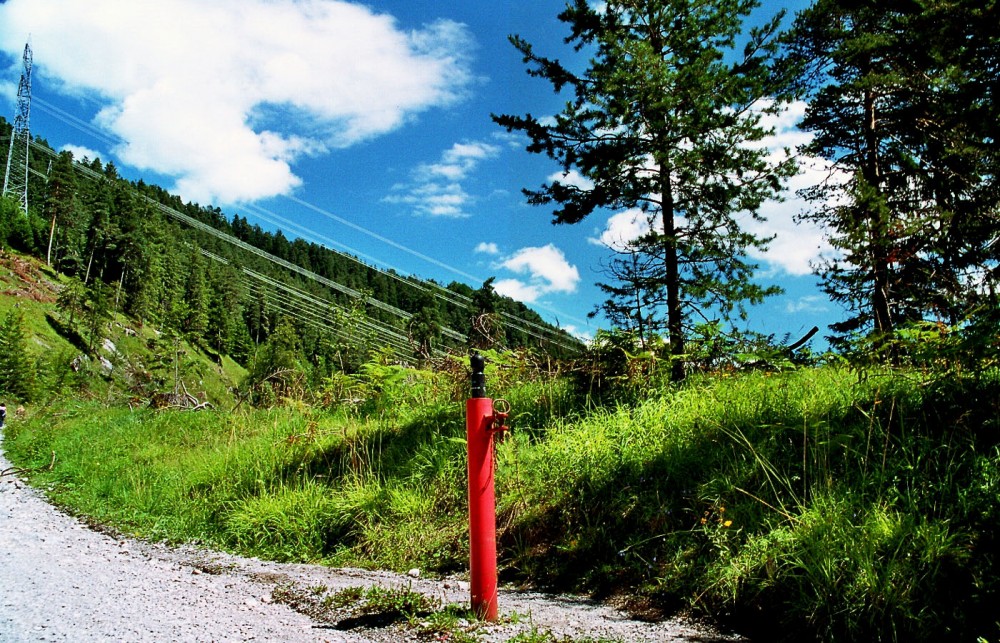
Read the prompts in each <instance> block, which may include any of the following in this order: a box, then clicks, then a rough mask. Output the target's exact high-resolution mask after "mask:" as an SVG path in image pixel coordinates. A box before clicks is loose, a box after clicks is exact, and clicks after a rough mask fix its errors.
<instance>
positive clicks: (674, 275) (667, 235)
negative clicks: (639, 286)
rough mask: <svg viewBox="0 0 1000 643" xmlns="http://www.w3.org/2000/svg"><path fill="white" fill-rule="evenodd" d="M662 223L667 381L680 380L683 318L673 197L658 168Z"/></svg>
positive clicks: (665, 173)
mask: <svg viewBox="0 0 1000 643" xmlns="http://www.w3.org/2000/svg"><path fill="white" fill-rule="evenodd" d="M660 190H661V194H662V203H661V206H660V216H661V218H662V219H663V265H664V269H665V277H666V281H667V284H666V285H667V336H668V338H669V341H670V357H671V360H670V381H671V382H680V381H681V380H683V379H684V358H683V356H684V314H683V312H684V311H683V310H682V309H681V283H680V266H679V263H678V258H677V227H676V225H675V223H674V193H673V184H672V183H671V177H670V170H669V168H666V167H664V166H662V165H661V166H660Z"/></svg>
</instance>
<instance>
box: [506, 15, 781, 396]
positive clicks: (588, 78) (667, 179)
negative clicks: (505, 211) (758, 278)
mask: <svg viewBox="0 0 1000 643" xmlns="http://www.w3.org/2000/svg"><path fill="white" fill-rule="evenodd" d="M757 6H758V3H757V2H756V1H755V0H719V1H716V2H700V1H697V0H638V1H630V2H623V1H621V0H618V1H615V0H611V1H609V2H607V3H602V5H601V6H600V8H596V7H595V6H593V4H592V3H591V2H588V0H576V1H575V2H574V3H572V4H571V5H569V6H568V7H567V8H566V10H565V11H563V12H562V13H561V14H560V15H559V19H560V20H562V21H563V22H565V23H566V24H567V25H569V28H570V36H569V37H568V38H567V42H569V43H573V45H574V47H575V48H576V49H577V50H585V51H586V53H588V54H591V55H592V57H591V60H590V64H589V67H588V68H587V69H586V71H584V72H583V73H582V74H576V73H574V72H573V71H571V70H570V68H568V67H566V66H564V65H562V64H561V63H560V62H558V61H556V60H551V59H548V58H543V57H541V56H539V55H537V54H536V53H535V52H534V50H533V49H532V47H531V45H530V44H528V43H527V42H525V41H524V40H522V39H521V38H518V37H516V36H515V37H512V39H511V40H512V42H513V44H514V46H515V47H516V48H517V49H518V50H519V51H520V52H521V53H522V54H523V56H524V60H525V62H526V63H528V65H529V72H528V73H529V74H531V75H532V76H537V77H541V78H545V79H547V80H548V81H549V82H550V83H551V84H552V86H553V88H554V89H555V90H556V91H561V90H562V89H563V88H564V87H569V88H570V89H571V90H572V93H573V96H572V98H571V100H569V101H568V102H567V104H566V107H565V108H564V109H563V110H562V112H560V113H559V114H557V115H556V116H555V119H554V123H553V122H549V121H543V120H541V119H538V118H535V117H533V116H531V115H528V116H524V117H519V116H509V115H504V116H494V120H495V121H496V122H497V123H499V124H500V125H502V126H503V127H505V128H507V130H509V131H512V130H517V131H521V132H524V133H525V134H527V135H528V137H529V138H530V140H531V143H530V144H529V145H528V148H527V149H528V151H529V152H533V153H542V154H546V155H548V156H549V157H551V158H552V159H554V160H556V161H557V162H558V163H559V164H560V165H561V166H562V168H563V170H564V171H565V172H567V173H568V172H570V171H571V170H575V171H577V172H579V174H580V175H582V176H583V177H584V178H585V179H586V180H587V182H588V183H584V182H582V181H569V180H567V181H559V180H556V181H553V182H551V183H549V184H545V185H543V186H542V187H541V189H539V190H536V191H527V190H526V194H527V195H528V199H529V202H530V203H533V204H536V205H551V204H554V205H555V206H556V210H555V211H554V222H555V223H577V222H579V221H581V220H583V219H584V218H585V217H587V216H588V215H590V214H592V213H593V212H595V211H597V210H602V209H608V210H627V209H631V208H636V209H638V210H640V211H641V212H642V213H643V214H644V215H645V216H646V218H647V220H648V223H649V229H650V232H649V234H648V235H646V236H645V237H644V238H643V239H641V240H637V241H636V243H635V246H634V248H635V249H636V250H638V251H640V252H643V253H645V254H648V255H650V256H654V257H657V258H659V260H660V261H661V262H662V265H663V269H662V273H661V274H662V280H661V282H660V283H656V284H650V285H651V286H652V287H653V288H656V289H659V288H662V289H663V290H664V291H665V294H666V297H665V306H664V308H665V310H664V311H661V314H665V317H666V327H667V334H668V336H669V343H670V351H671V354H672V356H673V357H674V361H673V367H672V372H671V375H672V378H673V379H675V380H677V379H681V378H683V376H684V366H683V363H682V356H683V355H684V350H685V349H684V341H685V336H686V333H687V332H688V331H689V330H690V328H691V321H692V317H693V318H695V319H697V318H699V317H701V316H716V315H721V316H723V317H726V318H730V317H731V316H732V315H733V314H735V315H737V316H739V317H744V316H745V314H746V312H745V307H744V304H745V303H751V304H752V303H758V302H760V301H761V300H762V299H763V298H764V297H766V296H767V295H770V294H774V293H776V292H777V289H776V288H773V287H772V288H767V287H761V286H758V285H756V284H754V283H753V282H752V280H751V279H752V276H753V271H754V269H755V266H754V265H753V264H751V263H750V262H749V261H748V260H747V251H748V250H749V249H757V248H763V247H765V245H766V243H767V240H766V239H764V238H761V237H758V236H756V235H754V234H751V233H749V232H747V231H745V230H743V229H742V228H741V226H740V224H739V221H738V219H737V216H738V215H742V214H746V215H748V216H750V217H753V218H756V219H759V218H760V217H759V214H758V213H759V208H760V206H761V204H762V203H763V202H764V201H765V200H767V199H770V198H772V197H774V196H775V195H776V194H777V193H778V191H779V190H780V189H781V186H782V182H783V179H784V178H786V177H788V176H790V175H791V174H792V173H794V171H795V164H794V162H793V161H792V160H791V159H790V158H789V157H788V155H786V158H785V159H784V160H781V161H777V162H772V161H771V160H770V159H769V153H768V151H767V150H766V149H765V148H764V146H763V145H761V144H760V141H762V140H763V139H764V138H765V136H767V135H768V134H769V133H770V132H769V130H768V129H767V128H766V127H764V126H763V125H762V124H761V117H762V116H763V115H764V114H765V113H768V112H775V111H777V110H778V109H780V106H781V101H780V100H777V99H778V98H780V97H781V96H783V95H784V94H783V90H784V89H785V87H784V84H783V78H782V76H781V75H780V74H778V73H776V72H775V70H773V69H771V67H770V66H769V62H770V60H771V57H772V55H773V54H774V52H775V41H774V38H775V35H776V33H777V29H778V20H779V18H777V17H776V18H775V19H774V20H772V21H770V22H769V23H768V24H766V25H765V26H764V27H762V28H759V29H753V30H750V31H749V33H744V30H743V27H742V25H743V21H744V20H745V19H746V18H747V17H748V16H749V14H750V13H751V11H752V10H753V9H755V8H756V7H757ZM741 38H744V39H745V40H746V43H747V44H746V46H745V47H744V48H743V49H742V50H739V49H738V48H737V45H736V42H737V40H738V39H741Z"/></svg>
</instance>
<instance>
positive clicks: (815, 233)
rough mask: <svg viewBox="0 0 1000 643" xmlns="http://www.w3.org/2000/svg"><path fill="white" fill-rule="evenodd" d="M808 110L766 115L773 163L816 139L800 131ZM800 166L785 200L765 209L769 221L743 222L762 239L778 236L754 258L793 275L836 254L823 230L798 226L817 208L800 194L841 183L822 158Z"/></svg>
mask: <svg viewBox="0 0 1000 643" xmlns="http://www.w3.org/2000/svg"><path fill="white" fill-rule="evenodd" d="M805 109H806V104H805V103H803V102H801V101H799V102H796V103H793V104H792V105H790V106H789V108H788V109H787V110H785V111H784V112H782V113H781V114H776V115H766V116H765V117H764V118H763V119H762V124H763V125H764V126H765V127H773V128H774V135H773V136H771V137H769V138H768V139H767V140H766V141H764V142H763V144H764V145H765V146H766V147H767V148H768V149H769V150H771V157H772V159H773V160H777V159H779V158H781V157H783V155H784V152H783V150H784V148H788V149H790V150H793V151H794V150H795V149H796V148H797V147H799V146H801V145H804V144H806V143H808V142H809V141H810V140H811V139H812V135H811V134H809V133H808V132H803V131H801V130H799V129H798V128H797V127H796V125H797V123H798V122H799V121H800V120H802V116H803V115H804V114H805ZM799 163H800V167H801V172H800V173H799V174H798V175H796V176H795V177H793V178H792V179H791V180H790V181H789V182H788V186H787V189H786V190H785V193H784V198H785V200H784V201H770V202H768V203H765V204H764V205H763V206H762V207H761V210H760V214H761V215H762V216H763V217H764V218H765V219H766V221H763V222H761V221H752V220H747V221H743V222H742V223H743V225H744V226H745V228H746V229H747V230H748V231H750V232H753V233H755V234H758V235H760V236H763V237H769V236H771V235H775V239H774V241H772V242H771V244H770V246H769V247H768V250H767V251H766V252H760V251H757V250H752V251H751V252H750V255H751V256H752V257H753V258H754V259H756V260H758V261H761V262H763V263H766V264H770V265H771V266H772V267H774V268H777V269H779V270H781V271H783V272H785V273H788V274H790V275H807V274H810V273H811V272H812V267H811V263H813V262H815V261H816V260H817V259H819V257H820V255H821V254H829V253H830V252H831V250H832V248H831V246H830V244H829V243H828V242H827V240H826V236H825V231H824V230H823V229H822V228H821V227H819V226H817V225H815V224H812V223H796V221H795V217H796V215H799V214H802V213H803V212H806V211H808V210H809V209H810V208H812V207H813V206H811V205H810V204H809V203H807V202H806V201H805V200H804V199H802V198H801V197H799V196H798V195H797V194H796V192H798V191H799V190H801V189H803V188H807V187H811V186H814V185H818V184H819V183H822V182H823V181H826V180H829V179H830V178H831V177H834V178H833V180H838V179H837V178H836V176H835V175H834V174H833V168H832V166H831V165H830V163H828V162H827V161H825V160H823V159H821V158H816V157H803V156H800V157H799Z"/></svg>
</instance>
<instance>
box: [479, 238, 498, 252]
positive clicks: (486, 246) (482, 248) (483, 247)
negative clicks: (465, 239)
mask: <svg viewBox="0 0 1000 643" xmlns="http://www.w3.org/2000/svg"><path fill="white" fill-rule="evenodd" d="M475 252H478V253H482V254H487V255H498V254H500V247H499V246H497V244H495V243H493V242H492V241H489V242H487V241H481V242H480V243H479V245H478V246H476V249H475Z"/></svg>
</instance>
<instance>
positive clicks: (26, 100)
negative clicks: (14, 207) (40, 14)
mask: <svg viewBox="0 0 1000 643" xmlns="http://www.w3.org/2000/svg"><path fill="white" fill-rule="evenodd" d="M23 60H24V71H22V72H21V82H20V83H18V86H17V114H16V115H15V116H14V131H13V132H12V133H11V137H10V151H9V152H8V153H7V171H6V172H5V173H4V176H3V195H4V196H9V197H12V198H14V199H17V200H18V201H19V202H20V204H21V211H22V212H24V214H26V215H27V214H28V146H29V145H30V144H31V132H30V131H29V130H28V116H29V115H30V114H31V43H27V44H25V45H24V58H23Z"/></svg>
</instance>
